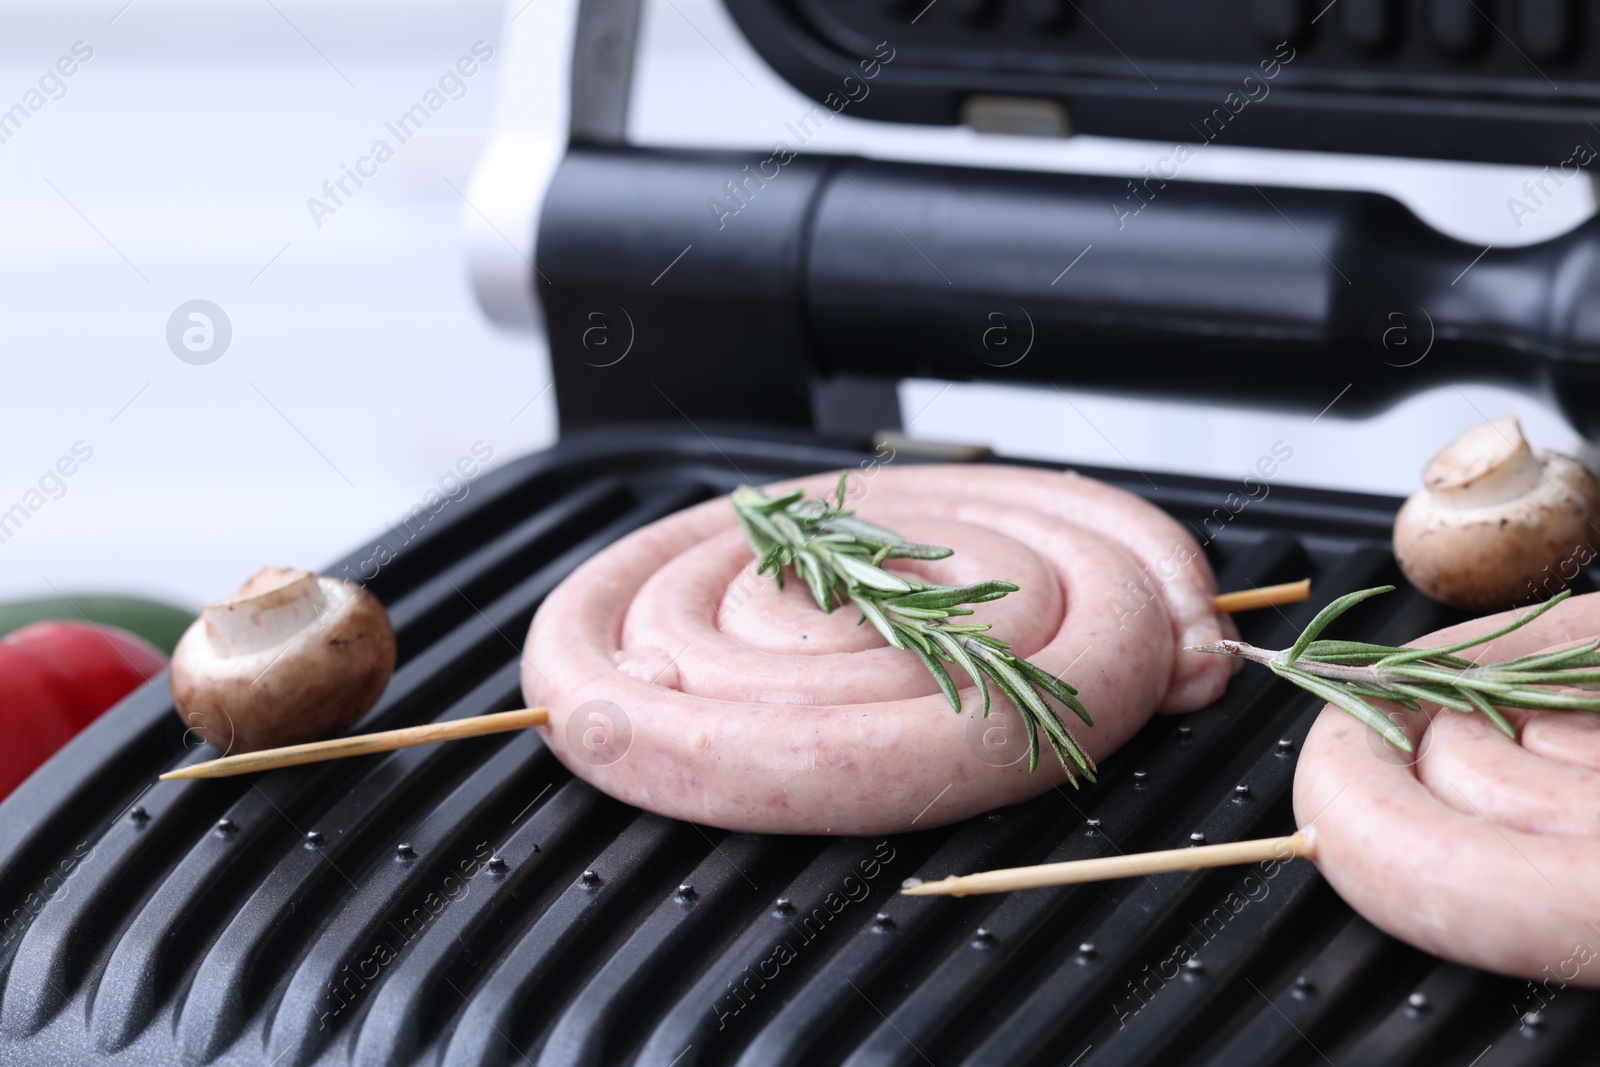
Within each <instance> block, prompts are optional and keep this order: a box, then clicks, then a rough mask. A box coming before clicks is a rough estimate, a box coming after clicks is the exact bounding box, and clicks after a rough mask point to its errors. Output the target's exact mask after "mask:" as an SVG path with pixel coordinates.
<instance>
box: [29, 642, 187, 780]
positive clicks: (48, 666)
mask: <svg viewBox="0 0 1600 1067" xmlns="http://www.w3.org/2000/svg"><path fill="white" fill-rule="evenodd" d="M166 665H167V658H166V657H165V656H164V655H162V654H161V651H160V650H159V649H157V648H156V647H155V646H154V645H152V644H150V643H149V642H148V641H146V640H145V639H144V638H142V637H138V636H135V635H134V634H131V633H129V632H128V631H126V630H120V629H118V628H117V627H115V626H105V625H96V624H91V623H84V622H36V623H33V624H32V625H30V626H24V627H22V628H21V629H20V630H17V631H16V632H14V633H12V634H10V635H8V636H7V637H6V638H4V639H3V640H0V731H3V736H4V738H5V740H4V741H3V742H0V799H4V798H5V796H6V795H7V794H9V793H10V792H11V791H12V790H13V789H15V788H16V787H17V786H18V785H19V784H21V782H22V780H23V779H24V778H26V777H28V775H29V774H31V773H33V770H34V768H36V767H38V766H39V765H40V764H41V763H43V762H44V761H45V760H47V759H49V758H50V757H51V755H53V754H54V753H55V751H56V749H58V748H60V747H61V746H62V745H64V744H66V743H67V742H68V741H70V740H72V738H73V735H75V734H76V733H77V732H78V731H79V730H81V729H83V728H84V727H85V726H87V725H89V724H90V723H91V722H93V721H94V720H95V719H96V718H98V717H99V716H100V715H101V713H102V712H104V711H105V710H106V709H107V708H109V707H111V706H112V705H113V704H115V703H116V702H117V701H119V700H121V699H122V698H123V697H125V696H127V695H128V694H129V693H131V692H132V691H133V690H134V689H136V688H138V687H139V686H140V685H141V684H143V682H144V681H145V680H146V679H147V678H150V677H151V676H152V675H154V674H157V673H158V672H159V671H160V670H161V669H162V668H163V667H165V666H166Z"/></svg>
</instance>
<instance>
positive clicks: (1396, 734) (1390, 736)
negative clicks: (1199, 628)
mask: <svg viewBox="0 0 1600 1067" xmlns="http://www.w3.org/2000/svg"><path fill="white" fill-rule="evenodd" d="M1269 666H1270V668H1271V670H1272V673H1273V674H1276V675H1278V676H1279V677H1280V678H1285V679H1288V680H1289V681H1291V682H1293V683H1294V684H1295V685H1298V686H1299V687H1300V688H1301V689H1305V690H1307V691H1308V692H1311V693H1314V694H1315V695H1317V696H1319V697H1321V698H1322V699H1323V700H1326V701H1327V702H1328V703H1330V704H1333V705H1334V706H1336V707H1340V708H1343V709H1344V710H1345V711H1348V712H1349V713H1350V714H1351V715H1354V716H1355V717H1356V718H1357V719H1359V720H1360V721H1361V722H1363V723H1365V724H1366V725H1367V726H1370V727H1371V728H1372V729H1374V730H1376V731H1378V733H1380V734H1382V735H1383V737H1384V740H1386V741H1388V742H1389V743H1390V744H1391V745H1393V746H1394V747H1396V748H1398V749H1400V750H1401V751H1402V752H1412V751H1414V748H1413V746H1412V744H1411V738H1409V737H1407V736H1406V734H1405V731H1404V730H1402V729H1400V727H1399V726H1398V725H1396V724H1395V722H1394V721H1393V720H1391V719H1390V718H1389V717H1388V716H1386V715H1384V714H1383V713H1382V712H1380V711H1379V710H1378V709H1377V708H1375V707H1373V706H1372V705H1371V704H1368V703H1367V702H1366V701H1365V700H1363V699H1362V698H1361V697H1358V696H1356V695H1355V694H1353V693H1351V692H1349V691H1348V690H1346V689H1345V688H1343V687H1342V686H1338V685H1335V684H1333V683H1332V682H1329V681H1326V680H1324V679H1322V678H1318V677H1317V676H1316V675H1314V674H1307V673H1306V672H1305V671H1303V670H1300V669H1299V668H1297V667H1290V666H1287V665H1286V664H1282V663H1273V664H1269Z"/></svg>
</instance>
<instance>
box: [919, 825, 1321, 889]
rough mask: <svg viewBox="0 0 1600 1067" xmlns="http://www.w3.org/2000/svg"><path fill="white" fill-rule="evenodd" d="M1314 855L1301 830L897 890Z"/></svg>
mask: <svg viewBox="0 0 1600 1067" xmlns="http://www.w3.org/2000/svg"><path fill="white" fill-rule="evenodd" d="M1296 857H1304V858H1306V859H1315V858H1316V850H1315V848H1314V847H1313V844H1312V840H1311V835H1310V834H1309V833H1307V832H1306V831H1304V830H1301V831H1299V832H1298V833H1293V834H1290V835H1289V836H1288V837H1263V838H1260V839H1259V840H1256V841H1234V842H1232V843H1230V844H1226V845H1201V846H1199V847H1198V848H1174V849H1168V850H1167V851H1165V852H1141V853H1138V854H1137V855H1133V856H1106V857H1105V858H1103V859H1097V860H1073V861H1071V862H1068V863H1042V864H1040V865H1038V866H1036V867H1009V868H1006V869H1004V870H998V871H984V872H983V873H982V874H968V875H959V876H958V875H951V876H950V877H949V878H944V879H941V880H940V881H937V882H924V881H920V880H919V879H916V878H907V879H906V880H905V882H904V883H903V884H902V886H901V889H900V891H901V892H902V893H905V894H907V895H908V896H914V897H931V896H949V897H964V896H967V895H968V894H972V893H1008V892H1010V891H1011V890H1013V889H1042V888H1044V887H1045V886H1052V885H1075V884H1076V883H1078V882H1104V881H1109V880H1110V879H1113V878H1139V877H1143V876H1145V875H1151V874H1167V873H1168V872H1170V871H1198V870H1203V869H1204V868H1207V867H1230V866H1233V865H1234V864H1240V863H1257V862H1260V861H1262V860H1288V859H1295V858H1296Z"/></svg>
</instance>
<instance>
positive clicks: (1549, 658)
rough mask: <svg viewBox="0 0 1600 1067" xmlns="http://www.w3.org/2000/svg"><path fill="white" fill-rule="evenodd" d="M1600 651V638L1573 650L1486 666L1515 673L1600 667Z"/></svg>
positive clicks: (1535, 655) (1560, 650)
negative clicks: (1599, 650)
mask: <svg viewBox="0 0 1600 1067" xmlns="http://www.w3.org/2000/svg"><path fill="white" fill-rule="evenodd" d="M1596 649H1600V637H1597V638H1595V639H1594V640H1593V641H1588V642H1585V643H1584V644H1581V645H1574V646H1573V647H1572V648H1563V649H1559V650H1557V651H1555V652H1540V653H1535V654H1534V655H1531V656H1522V657H1520V658H1518V659H1508V660H1502V661H1501V662H1499V663H1486V664H1484V669H1485V670H1501V671H1505V670H1514V671H1547V670H1552V669H1556V668H1568V667H1600V655H1596V654H1595V650H1596Z"/></svg>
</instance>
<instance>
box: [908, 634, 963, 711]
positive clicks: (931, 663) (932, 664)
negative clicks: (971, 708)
mask: <svg viewBox="0 0 1600 1067" xmlns="http://www.w3.org/2000/svg"><path fill="white" fill-rule="evenodd" d="M906 647H908V648H910V649H911V651H912V652H914V653H916V656H917V658H918V659H920V660H921V661H922V665H923V666H924V667H926V668H928V673H929V674H931V675H933V680H934V681H935V682H938V683H939V691H940V692H941V693H943V694H944V698H945V700H947V701H949V702H950V710H951V711H954V712H955V713H956V714H958V715H959V714H961V694H960V693H959V692H957V690H956V683H955V682H953V681H951V680H950V672H949V671H947V670H945V669H944V664H943V663H940V662H939V660H938V659H937V658H936V657H934V656H933V655H931V654H930V653H927V652H924V651H923V650H922V649H921V648H920V647H918V646H917V645H915V644H912V645H908V646H906Z"/></svg>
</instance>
